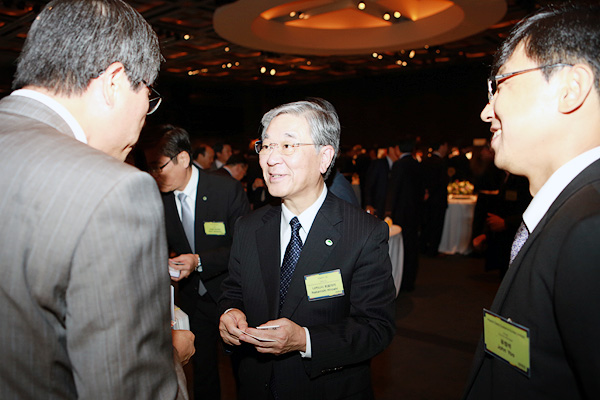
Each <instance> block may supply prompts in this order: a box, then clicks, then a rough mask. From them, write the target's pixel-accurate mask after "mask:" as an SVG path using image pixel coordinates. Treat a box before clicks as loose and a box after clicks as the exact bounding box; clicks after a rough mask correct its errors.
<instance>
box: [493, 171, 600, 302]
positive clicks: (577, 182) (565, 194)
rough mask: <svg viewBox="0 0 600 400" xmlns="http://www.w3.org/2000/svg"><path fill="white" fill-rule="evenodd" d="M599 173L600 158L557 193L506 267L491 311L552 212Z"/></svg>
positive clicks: (504, 294)
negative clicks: (506, 269)
mask: <svg viewBox="0 0 600 400" xmlns="http://www.w3.org/2000/svg"><path fill="white" fill-rule="evenodd" d="M599 174H600V160H598V161H596V162H594V163H592V164H591V165H590V166H589V167H587V168H586V169H584V170H583V171H582V172H581V173H580V174H579V175H577V176H576V177H575V179H573V181H571V182H570V183H569V184H568V185H567V186H566V187H565V189H564V190H563V191H562V192H561V193H560V195H558V197H557V198H556V200H554V202H553V203H552V205H551V206H550V208H549V209H548V211H547V212H546V214H545V215H544V217H543V218H542V219H541V220H540V222H539V224H538V225H537V226H536V228H535V230H534V231H533V232H531V234H530V235H529V238H527V241H526V242H525V244H524V245H523V247H522V248H521V250H520V251H519V254H517V256H516V257H515V259H514V261H513V262H512V264H511V265H510V267H509V268H508V271H507V272H506V275H505V277H504V279H503V280H502V284H501V285H500V288H498V292H497V293H496V297H495V298H494V302H493V303H492V307H491V309H492V311H494V312H498V311H499V310H500V309H501V308H502V305H503V304H504V301H505V300H506V296H507V294H508V291H509V289H510V287H511V285H512V282H513V280H514V279H515V276H516V275H517V273H518V271H519V267H520V266H521V263H522V261H523V259H524V258H525V256H526V255H527V252H528V251H529V249H530V248H531V247H532V246H533V245H534V243H535V241H536V240H537V237H538V236H539V234H540V232H542V231H543V230H544V227H545V226H546V224H547V223H548V221H550V219H552V217H553V216H554V214H556V212H557V211H558V210H559V209H560V208H561V207H562V206H563V204H564V203H565V202H566V201H567V200H568V199H569V198H570V197H571V196H572V195H573V194H574V193H576V192H577V191H578V190H580V189H581V188H582V187H584V186H585V185H587V184H589V183H590V182H591V181H593V180H596V179H598V178H597V177H598V175H599Z"/></svg>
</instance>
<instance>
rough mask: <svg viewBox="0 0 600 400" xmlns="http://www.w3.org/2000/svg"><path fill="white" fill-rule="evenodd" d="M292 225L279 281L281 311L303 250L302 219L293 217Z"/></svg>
mask: <svg viewBox="0 0 600 400" xmlns="http://www.w3.org/2000/svg"><path fill="white" fill-rule="evenodd" d="M290 225H291V227H292V237H291V239H290V242H289V243H288V245H287V248H286V249H285V255H284V256H283V263H282V264H281V281H280V283H279V312H280V313H281V309H282V308H283V303H285V296H286V295H287V292H288V289H289V287H290V282H291V281H292V275H293V274H294V269H296V263H298V259H299V258H300V252H301V251H302V239H300V234H299V231H300V228H301V227H302V225H301V224H300V221H298V217H294V218H292V220H291V221H290Z"/></svg>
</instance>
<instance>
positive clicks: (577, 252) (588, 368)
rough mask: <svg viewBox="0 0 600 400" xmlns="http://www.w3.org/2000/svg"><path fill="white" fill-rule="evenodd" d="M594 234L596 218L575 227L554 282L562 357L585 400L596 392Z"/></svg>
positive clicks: (599, 271) (599, 227)
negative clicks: (565, 357) (566, 361)
mask: <svg viewBox="0 0 600 400" xmlns="http://www.w3.org/2000/svg"><path fill="white" fill-rule="evenodd" d="M596 201H597V200H596ZM594 206H597V203H596V204H595V205H594ZM598 232H600V215H595V216H593V217H589V218H586V219H584V220H582V221H580V222H579V223H577V224H576V225H575V227H574V228H573V229H572V230H571V232H569V233H568V236H567V240H566V241H565V244H564V246H563V248H562V249H561V255H560V257H559V260H558V269H557V275H556V280H555V282H556V284H555V286H556V287H555V300H554V301H555V310H556V320H557V323H558V329H559V331H560V333H561V337H562V342H563V346H564V348H565V354H566V355H567V359H568V360H569V364H570V366H571V368H572V369H573V371H574V373H575V375H576V377H577V381H578V383H579V385H580V389H581V392H582V393H583V398H586V399H592V398H596V396H597V395H598V393H599V392H600V380H598V376H600V361H599V360H600V347H598V337H600V322H599V321H598V318H597V315H598V309H599V308H600V290H598V282H600V268H599V266H598V260H600V246H599V245H598V234H597V233H598Z"/></svg>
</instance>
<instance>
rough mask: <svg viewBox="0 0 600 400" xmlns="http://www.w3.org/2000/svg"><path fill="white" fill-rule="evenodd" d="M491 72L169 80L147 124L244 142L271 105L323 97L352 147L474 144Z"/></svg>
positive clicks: (477, 68)
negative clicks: (403, 139)
mask: <svg viewBox="0 0 600 400" xmlns="http://www.w3.org/2000/svg"><path fill="white" fill-rule="evenodd" d="M488 72H489V70H488V68H487V67H486V66H484V65H483V64H471V65H466V66H465V65H463V66H452V67H446V68H430V69H426V70H421V71H410V70H400V71H398V72H397V73H394V74H393V75H384V76H371V77H362V78H357V79H347V80H339V81H334V82H328V83H318V84H311V85H305V84H303V85H294V84H291V85H286V86H285V87H270V86H247V85H243V84H215V83H209V84H207V83H202V81H201V80H199V79H194V77H190V78H187V79H179V78H176V79H175V78H169V77H162V78H160V79H159V82H158V83H159V85H158V87H157V88H158V90H159V92H161V94H163V96H164V97H165V99H164V102H163V105H161V108H160V109H159V110H158V111H157V112H156V113H155V114H154V115H152V116H151V117H149V119H148V123H149V124H152V123H166V122H168V123H172V124H175V125H180V126H183V127H184V128H186V129H187V130H188V131H190V133H191V134H192V135H193V136H195V137H209V138H212V139H213V140H216V139H219V138H222V139H224V140H226V141H229V142H232V143H234V144H235V145H237V146H238V147H239V146H243V145H244V144H245V143H246V142H247V141H248V140H250V139H251V138H255V137H257V136H258V132H259V124H260V118H261V117H262V115H263V113H265V112H266V111H268V110H269V109H271V108H272V107H275V106H277V105H280V104H283V103H286V102H290V101H296V100H300V99H303V98H305V97H323V98H325V99H327V100H329V101H330V102H331V103H332V104H333V105H334V106H335V107H336V109H337V111H338V114H339V116H340V121H341V123H342V144H343V145H346V146H350V145H353V144H358V143H360V144H362V145H364V146H367V147H369V146H373V145H381V144H384V143H386V142H387V141H390V140H393V139H394V138H396V137H398V136H401V135H406V134H411V135H417V136H420V137H421V138H422V139H423V140H424V141H427V140H428V139H430V140H434V139H439V138H443V139H447V140H449V141H451V142H453V143H457V144H458V143H470V142H471V141H472V139H473V138H477V137H488V135H489V131H488V129H489V127H488V126H487V125H486V124H484V123H483V122H482V121H481V120H480V119H479V113H480V112H481V109H482V108H483V107H484V106H485V103H486V101H487V95H486V77H487V75H488Z"/></svg>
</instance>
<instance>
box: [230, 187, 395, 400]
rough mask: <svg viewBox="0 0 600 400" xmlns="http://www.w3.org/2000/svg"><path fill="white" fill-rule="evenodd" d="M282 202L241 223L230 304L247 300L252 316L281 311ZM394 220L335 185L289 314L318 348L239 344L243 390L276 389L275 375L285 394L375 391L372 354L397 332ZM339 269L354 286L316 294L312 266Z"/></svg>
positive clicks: (300, 268)
mask: <svg viewBox="0 0 600 400" xmlns="http://www.w3.org/2000/svg"><path fill="white" fill-rule="evenodd" d="M280 221H281V206H277V207H272V206H265V207H263V208H261V209H259V210H257V211H255V212H254V213H252V214H250V215H248V216H246V217H244V218H242V219H241V220H240V221H239V223H238V225H237V227H236V236H235V238H234V243H233V247H232V251H231V259H230V264H229V277H228V278H227V279H226V280H225V282H224V283H223V296H222V297H221V300H220V302H219V306H220V308H221V310H222V311H224V310H226V309H228V308H231V307H235V308H238V309H240V310H242V311H243V312H244V313H245V314H246V317H247V320H248V324H249V325H250V326H258V325H260V324H263V323H265V322H267V321H269V320H274V319H277V318H278V313H279V310H278V308H279V301H278V298H279V275H280V274H279V273H280V251H281V250H280V239H279V235H280V233H279V231H280ZM388 235H389V230H388V227H387V225H386V224H385V223H384V222H382V221H379V220H377V219H376V218H374V217H373V216H370V215H369V214H367V213H365V212H364V211H362V210H360V209H358V208H356V207H353V206H352V205H350V204H349V203H347V202H345V201H343V200H340V199H339V198H337V197H336V196H334V195H333V194H331V193H328V195H327V198H326V200H325V202H324V203H323V206H322V207H321V209H320V210H319V212H318V214H317V216H316V218H315V220H314V222H313V225H312V227H311V229H310V232H309V234H308V237H307V239H306V243H305V244H304V247H303V249H302V253H301V255H300V259H299V260H298V264H297V266H296V270H295V272H294V275H293V277H292V281H291V284H290V289H289V291H288V294H287V297H286V301H285V304H284V306H283V309H282V310H281V317H284V318H289V319H290V320H292V321H294V322H295V323H297V324H299V325H300V326H304V327H307V328H308V329H309V331H310V338H311V343H312V358H310V359H303V358H301V356H300V354H299V352H292V353H288V354H285V355H282V356H272V355H265V354H259V353H258V352H256V351H255V350H254V348H253V347H252V346H248V345H242V346H240V347H236V348H235V350H234V351H235V353H236V354H234V356H236V357H238V358H239V371H238V372H239V383H240V387H239V392H238V393H239V395H240V398H242V399H253V400H256V399H266V398H268V396H269V384H270V382H271V376H272V374H274V377H275V378H274V379H275V381H276V382H277V384H276V385H277V388H278V394H279V397H280V398H281V399H286V400H294V399H311V400H318V399H337V398H346V397H345V396H349V397H348V398H352V399H367V398H372V391H371V383H370V379H371V378H370V374H371V372H370V367H369V364H370V359H371V358H372V357H373V356H374V355H376V354H377V353H379V352H381V351H382V350H383V349H384V348H385V347H386V346H387V345H388V344H389V343H390V341H391V339H392V337H393V335H394V331H395V323H394V298H395V289H394V283H393V280H392V276H391V263H390V260H389V255H388V244H387V240H388ZM336 269H339V270H340V271H341V275H342V281H343V285H344V289H345V294H344V295H343V296H341V297H334V298H327V299H322V300H316V301H309V300H308V297H307V293H306V287H305V284H304V277H305V276H306V275H311V274H316V273H319V272H325V271H331V270H336Z"/></svg>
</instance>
